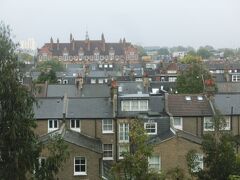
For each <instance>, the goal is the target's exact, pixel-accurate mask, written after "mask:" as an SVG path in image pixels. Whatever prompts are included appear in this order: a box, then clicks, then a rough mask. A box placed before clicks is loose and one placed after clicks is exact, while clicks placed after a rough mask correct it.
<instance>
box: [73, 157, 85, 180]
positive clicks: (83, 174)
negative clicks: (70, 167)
mask: <svg viewBox="0 0 240 180" xmlns="http://www.w3.org/2000/svg"><path fill="white" fill-rule="evenodd" d="M77 158H79V159H80V164H76V159H77ZM81 158H84V161H85V163H84V164H81ZM76 165H79V166H80V171H79V172H76ZM81 165H84V166H85V171H81ZM73 175H74V176H85V175H87V159H86V157H84V156H75V157H74V173H73Z"/></svg>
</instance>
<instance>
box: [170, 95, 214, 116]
mask: <svg viewBox="0 0 240 180" xmlns="http://www.w3.org/2000/svg"><path fill="white" fill-rule="evenodd" d="M186 96H190V97H191V100H189V101H188V100H186V99H185V97H186ZM198 96H201V97H203V100H198V99H197V97H198ZM166 98H167V99H166V101H167V103H166V106H167V107H166V108H167V109H168V112H169V113H171V114H172V115H173V116H180V117H181V116H183V117H184V116H211V115H212V109H211V106H210V103H209V102H208V100H207V99H206V97H205V96H203V95H201V94H198V95H192V94H178V95H176V94H169V95H167V97H166Z"/></svg>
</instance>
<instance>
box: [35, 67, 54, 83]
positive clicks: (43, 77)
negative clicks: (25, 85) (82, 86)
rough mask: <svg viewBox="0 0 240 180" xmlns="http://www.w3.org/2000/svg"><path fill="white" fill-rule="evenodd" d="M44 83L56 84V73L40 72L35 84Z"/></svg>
mask: <svg viewBox="0 0 240 180" xmlns="http://www.w3.org/2000/svg"><path fill="white" fill-rule="evenodd" d="M46 81H48V82H49V83H51V84H54V83H57V76H56V72H55V71H53V70H52V69H51V70H50V71H49V72H41V74H40V75H39V76H38V79H37V83H45V82H46Z"/></svg>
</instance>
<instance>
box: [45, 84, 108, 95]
mask: <svg viewBox="0 0 240 180" xmlns="http://www.w3.org/2000/svg"><path fill="white" fill-rule="evenodd" d="M65 93H67V97H109V96H110V86H108V85H107V84H84V85H83V88H82V89H77V87H76V85H65V84H62V85H59V84H58V85H57V84H54V85H48V90H47V96H48V97H62V96H64V94H65Z"/></svg>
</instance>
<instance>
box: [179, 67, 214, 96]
mask: <svg viewBox="0 0 240 180" xmlns="http://www.w3.org/2000/svg"><path fill="white" fill-rule="evenodd" d="M205 81H211V82H213V80H212V77H211V74H210V73H209V72H208V71H207V70H206V69H205V68H204V67H202V65H201V64H197V63H193V64H191V65H189V66H188V68H187V69H186V70H185V71H183V72H181V74H180V75H179V76H178V77H177V81H176V89H177V91H178V93H181V94H183V93H190V94H195V93H202V92H204V91H205V90H206V89H207V85H206V84H205ZM212 86H213V91H215V90H216V87H215V84H213V85H212ZM209 87H210V86H209ZM204 88H205V89H204Z"/></svg>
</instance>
